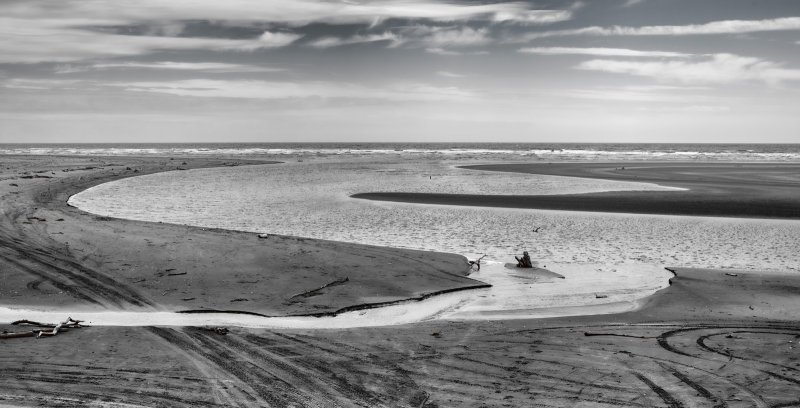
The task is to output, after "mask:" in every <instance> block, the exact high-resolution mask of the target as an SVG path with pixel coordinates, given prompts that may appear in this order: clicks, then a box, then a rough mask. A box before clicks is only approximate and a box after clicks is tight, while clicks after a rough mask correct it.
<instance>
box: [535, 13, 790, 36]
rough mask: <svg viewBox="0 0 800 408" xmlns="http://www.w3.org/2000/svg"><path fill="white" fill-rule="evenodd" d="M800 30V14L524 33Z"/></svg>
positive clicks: (704, 32)
mask: <svg viewBox="0 0 800 408" xmlns="http://www.w3.org/2000/svg"><path fill="white" fill-rule="evenodd" d="M788 30H800V17H784V18H775V19H767V20H723V21H713V22H710V23H706V24H690V25H661V26H643V27H627V26H612V27H599V26H592V27H584V28H578V29H571V30H554V31H544V32H539V33H530V34H527V35H525V36H524V38H525V40H534V39H537V38H545V37H561V36H571V35H594V36H680V35H711V34H742V33H755V32H763V31H788Z"/></svg>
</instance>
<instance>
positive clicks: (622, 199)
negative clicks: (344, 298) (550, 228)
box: [352, 162, 800, 218]
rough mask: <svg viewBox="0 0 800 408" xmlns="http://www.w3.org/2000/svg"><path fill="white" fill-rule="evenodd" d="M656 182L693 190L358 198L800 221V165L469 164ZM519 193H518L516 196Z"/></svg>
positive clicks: (492, 168)
mask: <svg viewBox="0 0 800 408" xmlns="http://www.w3.org/2000/svg"><path fill="white" fill-rule="evenodd" d="M464 168H468V169H474V170H485V171H505V172H516V173H529V174H545V175H555V176H569V177H583V178H597V179H608V180H622V181H636V182H649V183H656V184H660V185H664V186H670V187H679V188H685V189H688V190H687V191H613V192H602V193H589V194H564V195H511V194H509V195H502V196H500V195H477V194H426V193H380V192H378V193H361V194H355V195H353V196H352V197H354V198H364V199H370V200H382V201H398V202H411V203H421V204H443V205H465V206H482V207H505V208H534V209H545V210H567V211H599V212H619V213H638V214H668V215H696V216H714V217H755V218H800V165H798V164H731V163H652V162H622V163H552V164H550V163H533V164H498V165H480V166H464ZM509 193H511V192H509Z"/></svg>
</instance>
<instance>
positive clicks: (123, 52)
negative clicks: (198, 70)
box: [0, 17, 302, 63]
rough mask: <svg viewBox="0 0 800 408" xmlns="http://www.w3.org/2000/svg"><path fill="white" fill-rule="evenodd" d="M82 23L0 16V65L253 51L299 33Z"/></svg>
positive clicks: (282, 43) (284, 41) (279, 43)
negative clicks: (110, 28)
mask: <svg viewBox="0 0 800 408" xmlns="http://www.w3.org/2000/svg"><path fill="white" fill-rule="evenodd" d="M85 23H87V21H84V20H70V19H66V20H47V21H43V20H38V21H36V22H35V23H33V24H31V22H30V21H28V20H22V19H16V18H5V17H0V63H8V62H23V63H34V62H42V61H55V62H68V61H77V60H82V59H90V58H98V57H104V58H108V57H119V56H135V55H142V54H147V53H151V52H154V51H158V50H194V49H202V50H214V51H255V50H258V49H263V48H275V47H282V46H285V45H288V44H290V43H292V42H294V41H295V40H297V39H298V38H300V37H302V36H301V35H299V34H292V33H283V32H265V33H264V34H262V35H261V36H260V37H258V38H252V39H222V38H204V37H192V38H189V37H158V36H149V35H118V34H113V33H108V32H98V31H90V30H86V29H81V28H75V26H80V25H82V24H85Z"/></svg>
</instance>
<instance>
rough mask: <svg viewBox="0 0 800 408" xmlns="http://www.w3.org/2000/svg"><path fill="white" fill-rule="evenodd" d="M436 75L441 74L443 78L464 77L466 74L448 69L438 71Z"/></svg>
mask: <svg viewBox="0 0 800 408" xmlns="http://www.w3.org/2000/svg"><path fill="white" fill-rule="evenodd" d="M436 75H439V76H443V77H445V78H464V77H466V75H462V74H456V73H455V72H450V71H438V72H436Z"/></svg>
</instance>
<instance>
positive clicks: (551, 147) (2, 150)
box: [0, 143, 800, 162]
mask: <svg viewBox="0 0 800 408" xmlns="http://www.w3.org/2000/svg"><path fill="white" fill-rule="evenodd" d="M0 154H42V155H108V156H115V155H134V156H135V155H149V156H175V157H180V156H223V157H253V158H262V157H286V156H315V157H326V156H363V155H387V156H415V157H419V156H434V157H446V158H454V159H458V158H466V159H468V158H480V157H483V158H492V157H499V156H502V157H505V158H509V157H512V158H518V159H526V160H552V161H571V160H608V161H614V160H632V159H637V160H708V161H780V162H796V161H800V144H658V143H656V144H653V143H642V144H627V143H184V144H130V143H128V144H106V143H100V144H0Z"/></svg>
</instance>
